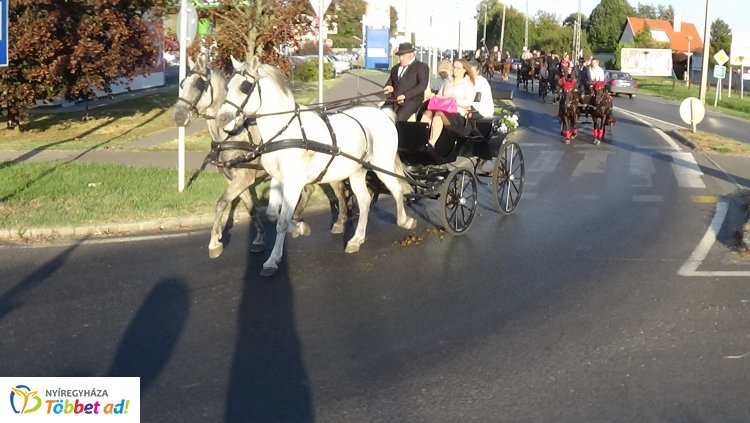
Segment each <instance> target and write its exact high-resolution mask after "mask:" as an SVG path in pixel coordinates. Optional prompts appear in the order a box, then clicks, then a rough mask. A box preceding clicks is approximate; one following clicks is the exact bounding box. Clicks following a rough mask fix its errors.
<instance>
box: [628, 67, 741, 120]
mask: <svg viewBox="0 0 750 423" xmlns="http://www.w3.org/2000/svg"><path fill="white" fill-rule="evenodd" d="M698 88H699V86H698V85H695V84H692V85H691V86H690V87H689V88H688V87H686V86H685V85H684V84H682V81H677V82H676V83H673V80H672V78H656V77H650V78H638V91H639V92H641V93H645V94H649V95H654V96H657V97H662V98H667V99H670V100H677V101H682V100H684V99H685V98H687V97H698ZM732 94H733V95H732V97H731V98H729V97H728V96H727V92H726V90H724V91H723V92H722V99H721V100H719V102H718V106H717V107H714V106H713V104H714V96H715V95H716V88H715V87H713V86H709V88H708V91H706V109H707V110H714V111H718V112H722V113H726V114H728V115H732V116H736V117H739V118H743V119H750V98H745V99H740V96H739V92H736V91H734V90H733V93H732Z"/></svg>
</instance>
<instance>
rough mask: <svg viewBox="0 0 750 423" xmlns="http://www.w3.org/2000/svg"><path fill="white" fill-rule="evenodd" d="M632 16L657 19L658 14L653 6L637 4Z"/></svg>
mask: <svg viewBox="0 0 750 423" xmlns="http://www.w3.org/2000/svg"><path fill="white" fill-rule="evenodd" d="M634 16H635V17H638V18H643V19H657V18H658V17H659V14H658V12H657V10H656V8H655V7H654V6H653V5H651V4H643V3H641V2H638V5H637V6H636V7H635V14H634Z"/></svg>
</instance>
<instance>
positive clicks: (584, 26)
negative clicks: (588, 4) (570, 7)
mask: <svg viewBox="0 0 750 423" xmlns="http://www.w3.org/2000/svg"><path fill="white" fill-rule="evenodd" d="M576 23H578V12H574V13H571V14H570V15H568V17H567V18H565V19H564V20H563V23H562V24H563V26H570V27H574V28H575V25H576ZM588 29H589V17H588V16H586V15H585V14H584V13H581V30H582V31H588Z"/></svg>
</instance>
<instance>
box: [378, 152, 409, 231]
mask: <svg viewBox="0 0 750 423" xmlns="http://www.w3.org/2000/svg"><path fill="white" fill-rule="evenodd" d="M393 173H396V174H398V175H403V174H404V171H403V169H401V160H399V159H398V157H397V158H396V166H395V169H393ZM375 174H376V175H378V178H379V179H380V180H381V181H382V182H383V184H384V185H385V186H386V188H388V191H390V192H391V195H392V196H393V199H394V201H395V202H396V224H397V225H398V226H399V227H401V228H404V229H414V228H416V227H417V221H416V220H415V219H414V218H413V217H409V215H408V214H406V207H405V206H404V191H403V189H402V186H401V181H400V180H399V179H398V178H396V177H395V176H391V175H386V174H385V173H380V172H377V171H376V172H375Z"/></svg>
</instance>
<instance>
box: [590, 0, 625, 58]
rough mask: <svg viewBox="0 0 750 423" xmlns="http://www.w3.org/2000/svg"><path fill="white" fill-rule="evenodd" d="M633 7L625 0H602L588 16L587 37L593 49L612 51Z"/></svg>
mask: <svg viewBox="0 0 750 423" xmlns="http://www.w3.org/2000/svg"><path fill="white" fill-rule="evenodd" d="M628 16H633V8H632V7H631V6H630V4H629V3H628V2H627V0H602V1H601V3H599V4H598V5H597V6H596V7H595V8H594V10H592V11H591V17H590V18H589V31H588V39H589V41H590V42H591V47H592V48H593V49H594V50H595V51H599V52H601V51H614V50H615V48H616V47H617V43H618V42H619V40H620V35H621V34H622V29H623V27H624V26H625V22H626V21H627V17H628Z"/></svg>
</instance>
